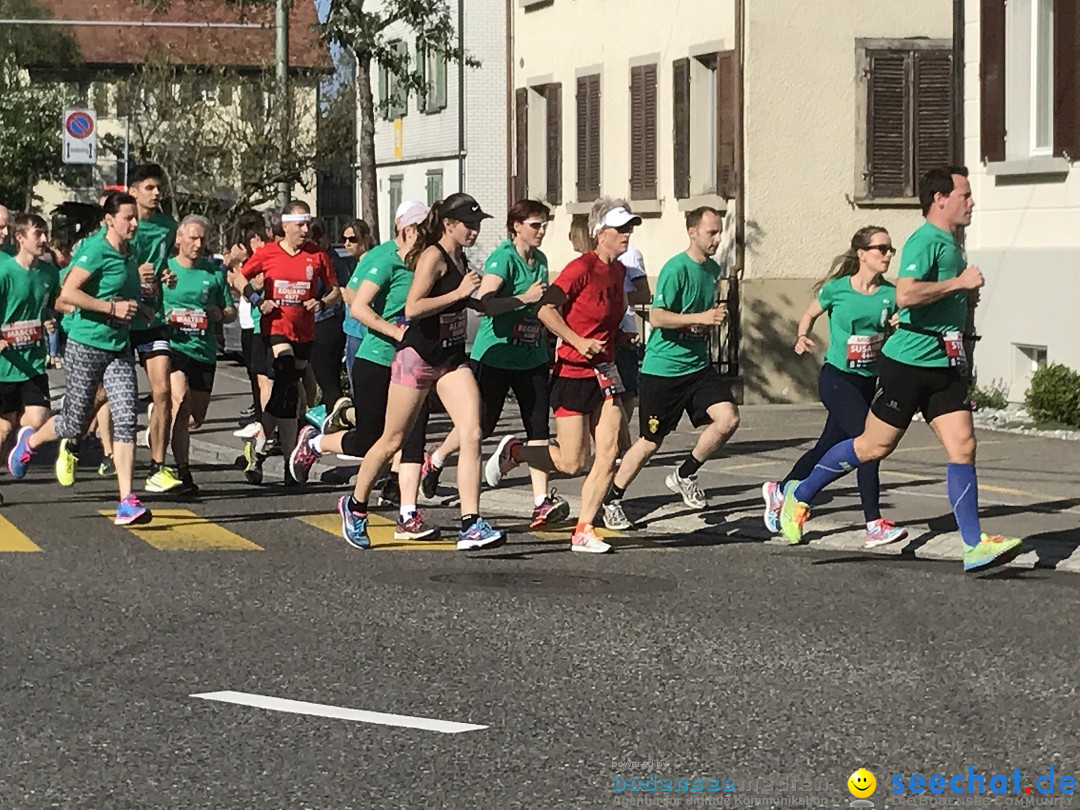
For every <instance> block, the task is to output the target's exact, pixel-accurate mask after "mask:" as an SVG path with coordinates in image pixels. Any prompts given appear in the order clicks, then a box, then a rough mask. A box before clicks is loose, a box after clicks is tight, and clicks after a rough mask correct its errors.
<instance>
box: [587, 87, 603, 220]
mask: <svg viewBox="0 0 1080 810" xmlns="http://www.w3.org/2000/svg"><path fill="white" fill-rule="evenodd" d="M589 190H590V192H591V194H590V199H596V198H597V197H599V196H600V74H595V75H593V76H590V77H589Z"/></svg>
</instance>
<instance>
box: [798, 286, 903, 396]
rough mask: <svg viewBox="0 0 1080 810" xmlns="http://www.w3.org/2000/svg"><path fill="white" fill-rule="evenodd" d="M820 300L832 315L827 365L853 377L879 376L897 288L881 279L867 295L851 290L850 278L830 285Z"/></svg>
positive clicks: (819, 297) (819, 296)
mask: <svg viewBox="0 0 1080 810" xmlns="http://www.w3.org/2000/svg"><path fill="white" fill-rule="evenodd" d="M817 300H818V303H819V304H820V305H821V308H822V309H823V310H825V311H826V312H827V313H829V348H828V349H826V351H825V362H826V363H828V364H829V365H830V366H832V367H833V368H836V369H839V370H840V371H846V372H848V373H850V374H859V375H861V376H863V377H874V376H876V375H877V363H878V358H879V357H880V356H881V346H882V344H883V343H884V342H885V332H886V330H887V329H888V324H889V318H891V317H892V316H893V313H895V312H896V287H894V286H893V285H892V284H890V283H889V282H888V281H885V280H884V279H882V280H881V284H880V286H879V287H878V288H877V290H876V291H874V292H873V293H870V294H868V295H867V294H864V293H861V292H859V291H858V290H856V289H855V288H854V287H852V286H851V276H844V277H843V278H834V279H833V280H832V281H829V282H827V283H826V284H825V285H824V286H823V287H822V288H821V290H820V292H818V297H817Z"/></svg>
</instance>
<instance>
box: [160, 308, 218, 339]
mask: <svg viewBox="0 0 1080 810" xmlns="http://www.w3.org/2000/svg"><path fill="white" fill-rule="evenodd" d="M169 324H170V325H171V326H172V327H173V328H174V329H176V330H178V331H180V332H183V333H184V334H185V335H205V334H206V329H207V326H208V324H209V319H208V318H207V317H206V312H205V310H201V309H173V310H170V311H169Z"/></svg>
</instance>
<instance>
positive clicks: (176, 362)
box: [163, 215, 236, 495]
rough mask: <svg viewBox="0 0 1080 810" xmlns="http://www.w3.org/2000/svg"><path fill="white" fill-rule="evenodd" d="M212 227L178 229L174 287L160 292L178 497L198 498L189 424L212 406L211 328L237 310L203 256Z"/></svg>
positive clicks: (198, 220) (192, 223) (194, 222)
mask: <svg viewBox="0 0 1080 810" xmlns="http://www.w3.org/2000/svg"><path fill="white" fill-rule="evenodd" d="M209 225H210V223H209V222H207V220H206V219H205V218H203V217H200V216H194V215H193V216H188V217H185V218H184V221H183V222H181V223H180V227H179V229H178V230H177V246H178V248H179V252H178V253H177V255H176V257H175V258H172V259H169V269H170V270H171V271H172V272H173V274H174V275H175V276H176V284H175V285H174V286H173V287H166V288H165V290H164V292H163V301H164V306H165V323H166V325H167V327H168V330H169V348H170V349H171V351H172V379H171V380H170V386H171V389H172V396H173V414H174V422H173V428H172V451H173V460H174V461H175V462H176V469H177V472H178V473H179V476H180V481H181V482H182V483H181V489H180V492H181V493H183V494H185V495H198V494H199V487H198V486H197V485H196V484H195V481H194V479H193V478H192V476H191V467H190V464H189V462H190V448H191V425H190V420H191V419H192V418H194V420H195V423H196V424H202V422H203V420H204V419H205V418H206V409H207V407H208V406H209V405H210V392H211V391H213V389H214V373H215V371H216V368H217V336H216V335H215V334H214V327H213V325H212V324H215V323H232V322H233V321H234V320H236V308H235V307H234V306H233V304H232V296H231V295H229V291H228V284H227V282H226V281H225V277H224V276H223V275H222V274H221V272H220V271H219V270H218V269H217V268H216V267H215V266H214V265H213V264H211V263H210V262H209V261H207V260H206V259H205V258H204V257H203V245H204V243H205V240H206V232H207V230H208V228H209Z"/></svg>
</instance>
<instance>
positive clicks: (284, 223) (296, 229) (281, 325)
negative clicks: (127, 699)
mask: <svg viewBox="0 0 1080 810" xmlns="http://www.w3.org/2000/svg"><path fill="white" fill-rule="evenodd" d="M310 223H311V208H310V206H308V204H307V203H305V202H303V201H301V200H293V201H292V202H290V203H289V204H288V205H287V206H285V210H284V212H283V213H282V216H281V227H282V232H283V233H284V236H283V237H282V238H281V239H280V240H279V241H277V242H272V243H270V244H268V245H266V246H265V247H264V248H262V249H261V250H259V251H256V252H255V253H254V254H253V255H252V256H251V258H250V259H248V260H247V262H246V263H245V264H244V265H243V267H241V269H240V272H241V273H242V274H243V276H244V277H245V278H247V279H253V278H255V277H256V276H258V275H260V274H262V275H263V276H264V277H265V293H266V296H265V298H261V297H258V296H256V297H255V298H253V299H252V303H253V304H255V303H256V302H258V305H259V308H260V310H261V312H262V317H261V319H260V325H261V329H262V334H263V336H264V337H265V338H266V339H267V342H268V343H269V346H270V351H271V352H272V354H273V372H274V384H273V388H272V389H271V392H270V399H269V400H268V401H267V403H266V407H265V409H264V410H263V421H262V426H263V432H262V435H261V436H258V437H256V438H255V440H254V458H255V460H256V462H257V465H256V466H257V467H258V475H257V480H256V476H255V475H254V474H253V473H249V474H248V480H249V481H252V482H253V483H261V481H262V462H263V460H264V459H265V458H266V438H267V437H269V436H273V435H274V432H275V431H277V432H278V433H279V436H280V440H281V446H282V447H293V446H294V445H295V444H296V434H297V416H298V415H299V413H300V410H299V409H300V407H301V404H302V403H303V402H304V401H305V397H304V396H303V391H302V385H303V383H302V381H301V378H302V376H303V374H304V371H305V370H306V368H307V364H308V361H309V360H310V359H311V344H312V342H313V341H314V340H315V311H316V310H319V309H324V308H326V307H328V306H333V305H334V304H335V303H336V302H337V301H338V300H339V299H340V297H341V293H340V291H339V289H338V286H337V280H336V278H335V277H334V271H333V269H332V268H331V267H330V257H329V256H327V255H326V253H325V252H324V251H322V250H320V249H319V248H317V247H316V246H315V245H313V244H312V243H311V242H309V241H308V228H309V225H310ZM318 280H321V281H322V283H323V285H324V289H326V290H328V291H329V292H327V294H326V295H325V296H324V297H322V298H316V297H315V284H316V282H317V281H318ZM249 455H250V454H249ZM250 467H251V465H250V464H249V468H250ZM285 483H286V485H291V484H292V483H294V479H293V478H292V476H291V475H290V474H289V471H288V467H286V470H285Z"/></svg>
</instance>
